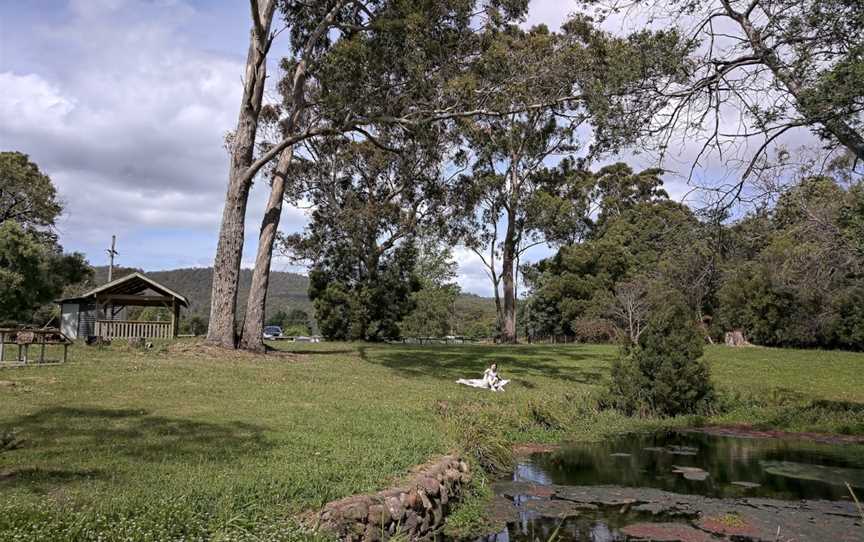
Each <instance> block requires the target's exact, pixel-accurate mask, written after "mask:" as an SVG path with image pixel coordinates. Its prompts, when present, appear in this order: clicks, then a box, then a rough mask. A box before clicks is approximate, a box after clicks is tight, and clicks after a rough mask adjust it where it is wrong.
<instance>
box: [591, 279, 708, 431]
mask: <svg viewBox="0 0 864 542" xmlns="http://www.w3.org/2000/svg"><path fill="white" fill-rule="evenodd" d="M653 297H655V302H654V303H652V306H653V308H652V311H651V314H650V315H649V317H648V325H647V327H646V329H645V331H644V332H642V334H641V335H640V336H639V340H638V343H637V344H635V345H628V346H625V347H623V348H622V351H621V355H620V356H619V358H618V359H617V360H616V361H615V362H614V363H613V366H612V378H611V383H610V388H609V390H608V394H607V397H606V399H605V400H604V403H606V404H607V405H609V406H612V407H614V408H617V409H619V410H621V411H623V412H625V413H627V414H629V415H633V414H638V415H640V416H677V415H682V414H705V413H707V412H709V411H710V410H711V406H712V403H713V402H714V398H715V393H714V387H713V386H712V384H711V380H710V374H709V369H708V366H707V365H706V364H705V362H704V361H702V360H701V359H700V358H701V357H702V352H703V344H704V341H703V338H702V335H701V334H700V333H699V330H698V328H697V326H696V322H694V320H693V318H692V311H691V310H690V309H689V307H688V306H687V304H686V303H685V301H684V299H683V297H682V296H681V295H680V294H679V293H677V292H675V291H668V290H663V291H659V292H656V293H655V294H654V296H653Z"/></svg>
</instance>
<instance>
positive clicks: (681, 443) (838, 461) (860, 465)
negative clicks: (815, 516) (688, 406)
mask: <svg viewBox="0 0 864 542" xmlns="http://www.w3.org/2000/svg"><path fill="white" fill-rule="evenodd" d="M676 471H677V472H676ZM514 480H524V481H531V482H535V483H539V484H544V485H550V484H559V485H571V486H587V485H619V486H628V487H653V488H656V489H663V490H666V491H672V492H674V493H686V494H698V495H705V496H708V497H770V498H774V499H784V500H794V499H828V500H837V499H846V498H849V491H848V490H847V489H846V485H845V483H846V482H849V484H850V485H852V487H854V488H862V489H864V445H852V444H843V445H831V444H815V443H811V442H804V441H794V440H782V439H761V438H759V439H757V438H734V437H717V436H712V435H706V434H701V433H664V434H650V435H632V436H628V437H626V438H622V439H620V440H614V441H608V442H602V443H594V444H582V445H569V446H566V447H564V448H562V449H561V450H559V451H557V452H553V453H548V454H535V455H534V456H532V457H531V458H530V459H528V460H525V461H522V462H521V463H520V464H519V465H518V467H517V469H516V472H515V474H514Z"/></svg>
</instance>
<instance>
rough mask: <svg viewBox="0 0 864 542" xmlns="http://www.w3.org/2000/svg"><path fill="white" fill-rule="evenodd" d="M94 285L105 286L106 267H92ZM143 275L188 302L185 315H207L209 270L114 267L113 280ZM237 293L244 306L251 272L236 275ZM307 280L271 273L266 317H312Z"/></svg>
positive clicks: (279, 272) (246, 270)
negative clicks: (298, 311) (295, 313)
mask: <svg viewBox="0 0 864 542" xmlns="http://www.w3.org/2000/svg"><path fill="white" fill-rule="evenodd" d="M95 269H96V275H95V278H94V284H96V285H99V284H105V283H106V282H107V281H108V267H96V268H95ZM135 271H137V272H139V273H145V274H146V275H147V276H148V277H150V278H152V279H153V280H155V281H157V282H159V283H161V284H164V285H165V286H167V287H168V288H171V289H172V290H174V291H176V292H177V293H179V294H182V295H184V296H186V298H187V299H189V305H190V307H189V309H190V310H189V312H188V313H187V314H189V315H190V316H191V315H200V316H205V317H206V316H208V315H209V313H210V286H211V284H212V282H213V269H212V268H209V267H191V268H186V269H171V270H167V271H146V272H145V271H142V270H141V269H129V268H114V278H115V279H117V278H120V277H122V276H123V275H127V274H129V273H133V272H135ZM240 273H241V274H240V294H239V299H238V304H239V306H241V307H245V306H246V298H247V296H248V295H249V285H250V284H251V283H252V271H251V270H249V269H243V270H242V271H241V272H240ZM308 289H309V279H308V278H307V277H304V276H303V275H300V274H297V273H288V272H284V271H273V272H272V273H270V289H269V291H268V293H267V315H268V316H269V315H271V314H273V313H275V312H276V311H278V310H283V311H286V312H287V311H288V310H291V309H295V308H296V309H302V310H304V311H306V312H308V313H309V314H312V304H311V303H310V302H309V298H308V297H307V293H306V292H307V290H308Z"/></svg>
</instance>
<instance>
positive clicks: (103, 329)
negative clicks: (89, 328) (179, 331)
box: [96, 320, 174, 339]
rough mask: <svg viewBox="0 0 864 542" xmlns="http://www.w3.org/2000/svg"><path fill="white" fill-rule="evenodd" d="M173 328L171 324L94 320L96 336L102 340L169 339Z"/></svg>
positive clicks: (172, 333) (172, 334)
mask: <svg viewBox="0 0 864 542" xmlns="http://www.w3.org/2000/svg"><path fill="white" fill-rule="evenodd" d="M173 327H174V325H173V324H172V323H171V322H136V321H132V320H96V336H97V337H102V338H103V339H171V338H172V337H173V336H174V330H173Z"/></svg>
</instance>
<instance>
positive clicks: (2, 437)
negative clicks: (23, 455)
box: [0, 429, 24, 452]
mask: <svg viewBox="0 0 864 542" xmlns="http://www.w3.org/2000/svg"><path fill="white" fill-rule="evenodd" d="M22 446H24V440H23V439H21V438H18V434H17V433H16V432H15V431H14V430H12V429H3V430H2V431H0V452H7V451H10V450H17V449H18V448H21V447H22Z"/></svg>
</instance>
